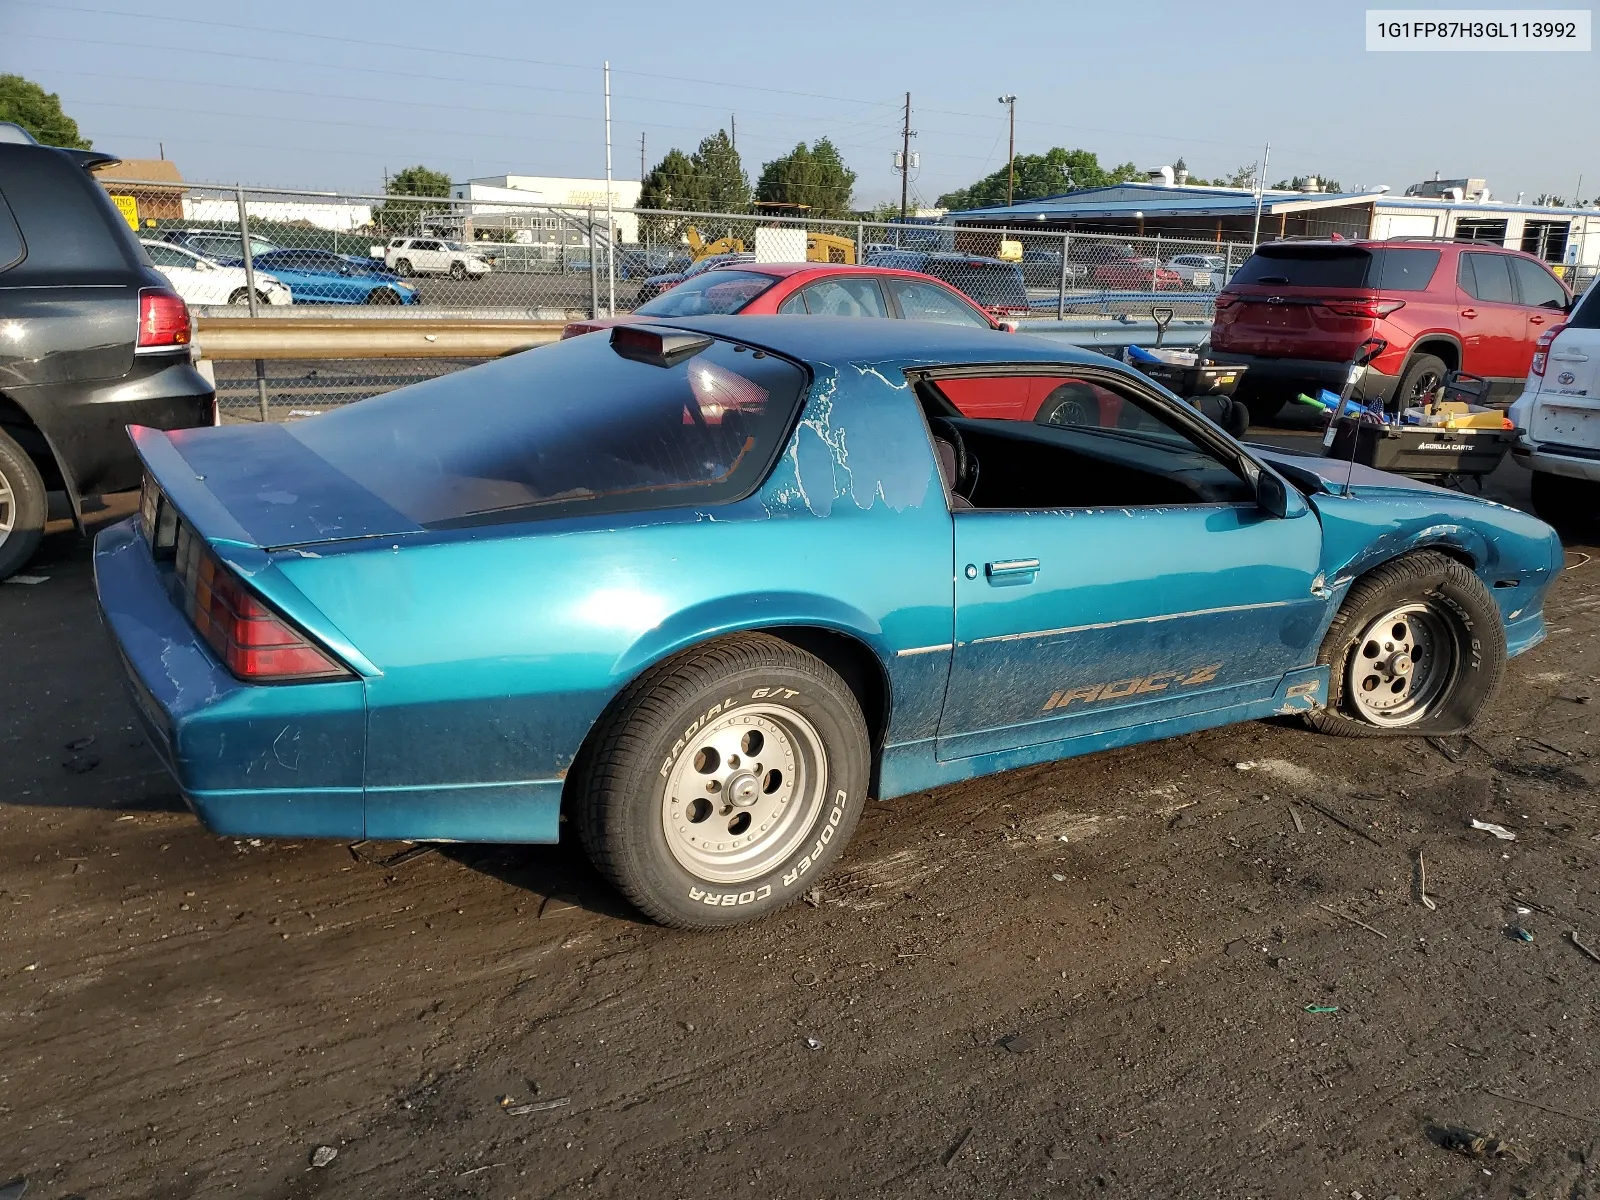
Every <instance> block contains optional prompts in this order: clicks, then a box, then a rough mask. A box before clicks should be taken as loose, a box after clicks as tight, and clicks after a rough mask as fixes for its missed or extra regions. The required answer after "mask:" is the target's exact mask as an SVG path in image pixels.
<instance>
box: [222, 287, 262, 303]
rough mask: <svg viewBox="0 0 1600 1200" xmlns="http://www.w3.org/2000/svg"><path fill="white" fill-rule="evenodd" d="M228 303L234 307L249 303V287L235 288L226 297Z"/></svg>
mask: <svg viewBox="0 0 1600 1200" xmlns="http://www.w3.org/2000/svg"><path fill="white" fill-rule="evenodd" d="M258 294H259V293H258ZM228 303H229V304H230V305H233V306H234V307H242V306H247V305H248V304H249V303H250V289H249V288H235V289H234V292H233V295H231V296H229V297H228Z"/></svg>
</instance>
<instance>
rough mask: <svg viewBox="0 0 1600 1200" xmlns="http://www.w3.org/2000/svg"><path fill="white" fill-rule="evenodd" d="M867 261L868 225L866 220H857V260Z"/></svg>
mask: <svg viewBox="0 0 1600 1200" xmlns="http://www.w3.org/2000/svg"><path fill="white" fill-rule="evenodd" d="M866 261H867V226H866V222H864V221H857V222H856V262H858V263H864V262H866Z"/></svg>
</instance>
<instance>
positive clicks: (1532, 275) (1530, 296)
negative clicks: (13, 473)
mask: <svg viewBox="0 0 1600 1200" xmlns="http://www.w3.org/2000/svg"><path fill="white" fill-rule="evenodd" d="M4 257H5V252H4V251H3V250H0V258H4ZM1510 262H1511V270H1512V273H1513V274H1514V275H1516V277H1517V290H1518V291H1519V292H1521V293H1522V302H1523V303H1524V304H1526V305H1527V306H1528V307H1530V308H1554V309H1558V310H1559V309H1565V308H1566V307H1567V293H1566V291H1565V290H1564V289H1563V288H1562V287H1561V285H1560V284H1559V283H1557V282H1556V278H1555V276H1554V275H1552V274H1550V272H1549V271H1546V270H1545V269H1544V268H1543V267H1541V266H1540V265H1539V264H1538V263H1536V262H1530V261H1529V260H1528V259H1526V258H1513V259H1511V260H1510Z"/></svg>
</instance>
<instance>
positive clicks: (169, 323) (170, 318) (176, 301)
mask: <svg viewBox="0 0 1600 1200" xmlns="http://www.w3.org/2000/svg"><path fill="white" fill-rule="evenodd" d="M188 344H189V306H188V305H187V304H185V303H184V302H183V298H182V297H181V296H179V295H178V293H177V292H169V291H167V290H166V289H165V288H140V289H139V349H141V350H155V349H160V348H162V347H166V346H187V345H188Z"/></svg>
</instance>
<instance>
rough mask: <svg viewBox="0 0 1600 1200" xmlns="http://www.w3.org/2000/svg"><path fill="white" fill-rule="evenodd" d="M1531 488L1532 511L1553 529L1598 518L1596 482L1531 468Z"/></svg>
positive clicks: (1599, 489) (1599, 506) (1598, 486)
mask: <svg viewBox="0 0 1600 1200" xmlns="http://www.w3.org/2000/svg"><path fill="white" fill-rule="evenodd" d="M1532 488H1533V511H1534V512H1536V513H1538V514H1539V516H1540V517H1542V518H1543V519H1544V520H1546V521H1548V522H1549V523H1550V524H1552V525H1554V526H1556V527H1557V528H1576V527H1579V526H1582V525H1586V524H1588V523H1590V522H1591V521H1594V520H1596V519H1597V518H1600V483H1593V482H1591V481H1589V480H1587V479H1571V478H1568V477H1567V476H1565V475H1552V474H1550V473H1549V472H1548V471H1535V472H1534V473H1533V482H1532Z"/></svg>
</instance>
